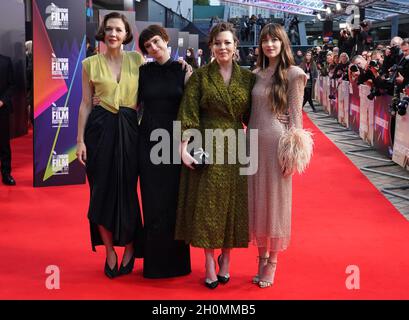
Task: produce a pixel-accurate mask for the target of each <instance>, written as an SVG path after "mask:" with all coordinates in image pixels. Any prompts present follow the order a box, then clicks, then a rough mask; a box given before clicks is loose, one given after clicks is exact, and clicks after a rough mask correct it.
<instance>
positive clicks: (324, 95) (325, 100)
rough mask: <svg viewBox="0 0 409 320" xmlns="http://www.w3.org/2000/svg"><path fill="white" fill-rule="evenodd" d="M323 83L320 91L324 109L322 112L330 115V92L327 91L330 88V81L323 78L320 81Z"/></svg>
mask: <svg viewBox="0 0 409 320" xmlns="http://www.w3.org/2000/svg"><path fill="white" fill-rule="evenodd" d="M322 83H323V90H322V106H323V107H324V111H325V112H326V113H328V114H330V109H331V106H330V101H329V97H328V96H329V95H330V91H329V87H330V80H329V77H323V80H322Z"/></svg>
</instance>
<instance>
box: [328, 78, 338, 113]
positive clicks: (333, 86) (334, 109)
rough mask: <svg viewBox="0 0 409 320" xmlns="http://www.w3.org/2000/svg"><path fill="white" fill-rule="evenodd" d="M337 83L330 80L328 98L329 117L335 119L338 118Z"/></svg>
mask: <svg viewBox="0 0 409 320" xmlns="http://www.w3.org/2000/svg"><path fill="white" fill-rule="evenodd" d="M337 87H338V81H337V80H335V79H331V82H330V87H329V91H330V96H331V99H330V100H329V101H330V115H331V116H332V117H334V118H335V119H337V118H338V89H337Z"/></svg>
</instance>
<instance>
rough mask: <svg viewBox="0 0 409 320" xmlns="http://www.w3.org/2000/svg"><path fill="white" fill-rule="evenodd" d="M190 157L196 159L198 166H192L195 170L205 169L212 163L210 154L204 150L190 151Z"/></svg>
mask: <svg viewBox="0 0 409 320" xmlns="http://www.w3.org/2000/svg"><path fill="white" fill-rule="evenodd" d="M190 155H191V156H192V157H193V158H195V159H196V161H197V162H198V163H197V164H195V163H193V164H192V166H193V167H195V168H200V169H203V168H205V167H207V166H208V165H209V163H210V161H209V154H208V153H207V152H206V151H204V150H203V148H196V149H192V150H191V151H190Z"/></svg>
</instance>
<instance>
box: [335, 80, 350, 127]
mask: <svg viewBox="0 0 409 320" xmlns="http://www.w3.org/2000/svg"><path fill="white" fill-rule="evenodd" d="M338 122H339V123H340V124H341V125H343V126H344V127H346V128H348V127H349V82H348V81H345V80H342V82H341V83H340V85H339V86H338Z"/></svg>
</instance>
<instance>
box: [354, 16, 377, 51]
mask: <svg viewBox="0 0 409 320" xmlns="http://www.w3.org/2000/svg"><path fill="white" fill-rule="evenodd" d="M369 29H370V23H369V21H367V20H364V21H362V22H361V23H360V25H359V26H358V27H355V28H354V29H352V30H351V36H352V43H353V47H352V55H360V54H362V52H363V51H371V50H373V48H374V43H373V39H372V36H371V35H370V33H369Z"/></svg>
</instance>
